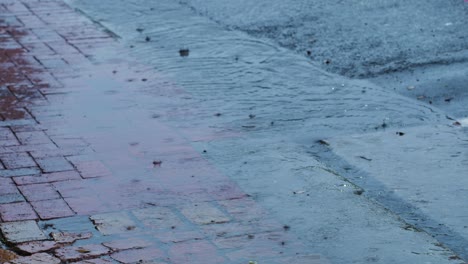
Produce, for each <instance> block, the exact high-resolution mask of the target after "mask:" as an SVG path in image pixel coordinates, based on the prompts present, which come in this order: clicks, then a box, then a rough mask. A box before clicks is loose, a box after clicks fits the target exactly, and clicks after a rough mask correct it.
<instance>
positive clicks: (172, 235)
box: [155, 228, 206, 244]
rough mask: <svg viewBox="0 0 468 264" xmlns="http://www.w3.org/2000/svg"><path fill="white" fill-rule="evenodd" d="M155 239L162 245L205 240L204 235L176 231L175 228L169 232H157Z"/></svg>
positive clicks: (191, 231)
mask: <svg viewBox="0 0 468 264" xmlns="http://www.w3.org/2000/svg"><path fill="white" fill-rule="evenodd" d="M155 236H156V238H157V239H158V240H159V241H161V242H163V243H166V244H167V243H180V242H185V241H190V240H202V239H205V238H206V235H204V234H202V233H200V232H199V231H195V230H188V231H185V230H178V229H177V228H175V229H174V230H171V231H165V232H157V233H156V235H155Z"/></svg>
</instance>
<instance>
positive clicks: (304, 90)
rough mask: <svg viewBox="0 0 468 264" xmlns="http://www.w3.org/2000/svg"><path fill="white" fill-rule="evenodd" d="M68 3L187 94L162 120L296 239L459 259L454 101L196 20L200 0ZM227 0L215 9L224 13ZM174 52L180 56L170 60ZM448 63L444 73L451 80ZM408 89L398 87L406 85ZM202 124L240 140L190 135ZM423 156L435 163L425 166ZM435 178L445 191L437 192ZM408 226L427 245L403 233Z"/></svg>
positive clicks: (350, 251)
mask: <svg viewBox="0 0 468 264" xmlns="http://www.w3.org/2000/svg"><path fill="white" fill-rule="evenodd" d="M69 2H70V3H71V4H72V5H74V6H76V7H78V8H80V9H81V10H83V12H85V13H86V14H87V15H89V16H90V17H92V18H93V19H94V20H95V21H98V22H99V23H101V24H102V25H103V26H104V27H106V28H108V29H109V30H111V31H112V32H114V33H115V34H116V35H118V36H119V37H120V41H121V42H122V43H124V44H125V45H126V46H127V47H131V49H130V50H131V52H130V54H131V55H132V56H135V57H136V58H137V59H138V60H142V61H145V62H146V63H148V64H149V65H152V66H153V67H154V68H155V69H157V70H158V72H160V73H162V74H164V75H165V76H167V77H168V78H170V79H171V80H172V81H173V82H174V83H175V84H176V85H178V86H179V87H181V88H182V89H184V90H186V91H187V92H188V93H190V98H191V100H193V101H196V103H195V104H196V105H197V107H196V109H197V111H195V112H194V111H191V113H192V114H194V117H195V118H194V117H172V116H171V117H170V118H167V119H166V121H168V122H170V124H171V125H172V126H174V127H177V128H178V129H179V130H180V131H182V132H183V133H184V134H185V135H187V137H189V138H190V139H191V140H192V144H193V145H194V146H195V147H196V148H197V149H198V150H199V151H200V152H202V153H205V156H206V157H207V158H209V159H210V160H211V162H213V164H215V165H216V167H217V168H218V169H220V170H221V171H222V172H223V173H224V174H226V175H228V176H230V178H231V179H233V180H235V181H236V182H237V183H238V184H239V185H240V187H241V188H242V189H243V190H245V191H246V192H247V193H249V194H250V195H252V196H253V197H254V198H255V200H256V201H259V202H260V203H261V204H262V205H263V206H265V207H266V208H267V209H268V210H270V211H272V212H273V213H274V214H275V215H276V217H278V218H279V219H282V220H283V221H285V222H289V223H291V226H293V228H292V230H293V231H295V232H296V233H297V234H298V235H299V238H300V239H301V241H303V242H304V243H306V245H307V246H308V247H309V248H312V249H315V250H316V251H317V252H320V253H322V254H324V255H325V256H327V257H328V258H329V259H330V260H331V261H332V262H336V263H343V262H349V261H350V260H351V262H352V261H354V262H359V263H374V262H377V263H379V262H380V263H390V262H395V263H405V262H412V261H411V260H410V259H414V261H416V262H424V261H426V260H427V261H429V262H430V261H433V260H434V258H435V255H437V254H438V253H436V252H438V246H440V245H443V246H447V247H448V248H450V249H452V250H454V251H455V252H457V253H458V254H459V255H460V256H462V257H466V254H467V252H468V251H467V247H468V243H467V235H466V226H465V225H464V224H462V222H463V220H460V219H464V217H466V216H467V212H466V210H465V209H464V206H463V202H462V201H463V200H464V198H465V197H466V195H467V194H466V192H465V191H464V187H463V186H464V182H465V181H466V180H465V179H464V178H463V176H462V175H463V171H464V169H465V168H466V160H467V155H466V147H465V145H466V141H465V140H466V128H464V127H463V126H462V125H458V123H456V122H457V121H456V120H455V119H456V118H463V117H464V114H465V113H466V112H465V110H464V107H463V106H464V105H463V104H462V103H461V104H459V107H458V108H455V109H457V111H454V112H453V113H452V112H448V111H445V110H447V109H441V108H443V107H440V108H439V106H438V105H437V106H436V105H435V103H433V104H431V103H429V101H428V100H423V99H426V97H424V98H420V99H419V100H418V97H419V96H420V94H417V95H416V94H414V95H408V94H404V92H400V93H398V92H395V90H394V89H390V88H389V87H385V86H379V85H376V84H374V83H372V82H369V81H367V80H350V79H347V78H345V77H341V76H338V75H334V74H332V73H328V72H326V71H323V70H321V69H320V68H319V67H318V65H317V64H316V63H314V62H311V60H310V58H308V57H307V56H304V55H303V54H297V53H296V52H292V51H291V50H290V49H286V48H284V47H281V46H280V45H278V44H277V42H276V40H274V39H273V40H270V39H267V38H258V36H256V35H255V34H253V35H254V36H252V32H248V30H246V31H247V33H246V32H243V31H240V30H236V29H233V27H230V25H227V26H226V25H223V23H224V22H225V21H223V20H222V19H215V20H218V21H217V22H216V21H213V20H212V19H210V18H208V17H206V16H205V15H206V14H208V16H210V15H209V14H210V7H206V8H205V9H204V8H203V6H204V5H208V6H209V3H208V2H206V3H204V4H200V3H198V2H197V4H199V5H200V6H202V7H200V6H197V4H193V5H192V6H188V5H186V4H184V3H182V4H179V3H177V2H176V1H159V2H158V3H157V4H156V3H148V2H147V1H128V2H126V3H125V4H124V5H119V6H112V5H111V4H109V3H108V2H106V1H101V2H100V3H98V4H97V3H94V2H91V1H86V0H77V1H69ZM254 5H256V4H254ZM229 6H230V5H226V10H227V12H232V11H233V10H235V9H229ZM236 6H238V7H239V8H246V9H249V6H248V5H245V6H242V5H237V4H236ZM457 6H458V7H460V8H461V9H460V10H464V9H463V8H464V6H460V5H457ZM446 8H455V7H454V6H452V5H448V6H446ZM252 10H253V11H252V12H254V11H258V10H261V8H260V9H252ZM286 11H288V10H287V9H286ZM460 12H463V11H460ZM115 14H119V16H115ZM219 14H221V16H222V14H224V13H223V12H220V13H219ZM248 14H249V13H247V15H246V16H248ZM272 14H273V15H274V14H275V13H274V12H273V13H272ZM252 17H253V16H252ZM181 18H183V19H181ZM228 18H230V17H228ZM227 20H228V21H231V20H229V19H227ZM219 22H220V23H219ZM220 24H221V25H220ZM224 24H225V23H224ZM234 28H235V27H234ZM260 28H261V27H260ZM259 32H260V31H259ZM248 33H249V34H248ZM464 33H466V32H465V31H461V32H459V34H461V36H462V35H463V34H464ZM450 34H451V33H450ZM431 45H432V44H431ZM454 45H455V46H456V45H461V46H458V47H464V46H463V45H464V44H463V43H458V44H454ZM282 46H285V45H282ZM181 49H188V50H189V54H188V56H183V57H181V56H180V54H179V51H180V50H181ZM447 52H449V53H450V50H448V51H447ZM380 54H382V52H380ZM390 54H391V53H390ZM452 55H453V56H455V55H454V54H452ZM452 55H451V56H452ZM405 57H406V55H405ZM457 58H458V57H457ZM325 68H326V67H325ZM460 72H461V73H458V74H459V75H460V76H462V77H460V78H461V79H460V78H459V79H458V80H459V81H457V79H456V78H453V79H454V82H460V83H462V80H463V78H464V77H463V70H462V69H460ZM453 74H455V75H456V74H457V73H456V72H454V73H453ZM377 78H379V77H377ZM381 78H393V77H392V76H390V77H385V76H383V77H382V76H381ZM394 78H397V77H394ZM373 81H374V82H375V83H379V81H378V80H377V79H376V80H373ZM398 81H400V80H398ZM398 81H395V82H394V83H397V82H398ZM381 82H384V81H381ZM389 85H390V84H389ZM408 86H411V84H408ZM408 86H405V88H404V89H405V90H404V91H411V89H408V88H407V87H408ZM417 87H418V88H416V89H421V88H419V86H417ZM401 89H402V91H403V88H401ZM455 89H458V90H459V91H463V86H462V85H460V86H459V88H455ZM416 91H418V90H416ZM436 92H437V91H436ZM427 97H430V95H428V96H427ZM459 123H460V124H461V123H463V122H461V121H460V122H459ZM206 128H209V129H210V130H213V131H215V132H217V133H225V132H230V133H231V132H234V133H241V135H242V137H241V138H232V139H216V140H214V139H210V138H208V139H207V138H204V137H196V136H194V135H196V132H195V133H194V131H197V130H203V129H206ZM440 134H442V135H443V136H439V135H440ZM350 135H356V136H350ZM438 137H442V138H443V140H442V139H438ZM415 138H417V140H415ZM348 141H350V142H351V143H346V144H344V143H341V142H348ZM435 142H438V143H437V144H435ZM356 145H357V146H359V147H360V148H358V147H355V146H356ZM368 145H370V146H368ZM365 146H368V147H365ZM371 147H372V148H371ZM362 148H364V149H362ZM372 149H374V150H375V151H371V150H372ZM382 150H384V151H382ZM428 151H429V152H430V153H431V156H428V154H427V153H428ZM330 152H331V154H330ZM452 155H455V156H454V157H452ZM447 157H450V158H447ZM451 158H452V159H451ZM368 163H369V164H368ZM433 164H438V165H437V166H438V167H437V168H438V169H437V170H435V169H431V170H430V171H431V172H427V170H428V168H432V166H433ZM342 165H343V166H342ZM369 166H370V167H369ZM395 168H398V170H396V169H395ZM387 171H388V173H382V172H387ZM392 172H393V174H392ZM424 175H427V177H426V178H424V180H425V181H424V182H421V181H422V178H421V177H424ZM431 175H432V176H431ZM436 175H444V178H438V177H436ZM442 180H444V181H445V182H446V185H444V186H446V187H444V188H440V189H439V187H441V186H440V184H441V183H440V181H442ZM400 189H403V190H407V191H406V192H404V191H397V190H400ZM435 190H437V191H435ZM408 208H409V209H408ZM442 208H443V209H444V210H446V212H447V213H445V214H443V213H442ZM448 212H458V213H457V214H456V215H455V214H450V213H448ZM362 230H366V231H365V232H363V231H362ZM418 231H423V232H418ZM420 235H422V236H424V235H429V236H434V237H435V238H436V239H437V242H429V240H427V241H428V242H427V243H428V244H426V243H422V244H420V243H418V242H416V243H415V242H414V239H418V238H416V237H414V236H420ZM407 236H409V237H407ZM356 240H357V241H359V243H356ZM416 244H417V245H418V247H419V246H422V248H414V246H415V245H416ZM424 244H426V245H427V247H426V246H423V245H424ZM424 248H425V249H424ZM396 251H398V252H399V254H397V255H395V254H394V252H396ZM424 258H426V260H423V259H424ZM416 259H417V260H416Z"/></svg>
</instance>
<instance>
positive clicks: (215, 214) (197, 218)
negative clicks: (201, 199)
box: [181, 203, 229, 225]
mask: <svg viewBox="0 0 468 264" xmlns="http://www.w3.org/2000/svg"><path fill="white" fill-rule="evenodd" d="M181 212H182V214H183V215H184V216H185V217H187V218H188V219H189V220H190V221H192V222H194V223H196V224H199V225H207V224H215V223H226V222H229V217H228V216H226V214H224V213H223V212H222V211H221V210H219V209H218V208H216V207H214V206H213V205H212V204H211V203H198V204H190V205H187V206H184V207H183V208H182V209H181Z"/></svg>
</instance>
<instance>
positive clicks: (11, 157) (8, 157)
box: [0, 153, 37, 169]
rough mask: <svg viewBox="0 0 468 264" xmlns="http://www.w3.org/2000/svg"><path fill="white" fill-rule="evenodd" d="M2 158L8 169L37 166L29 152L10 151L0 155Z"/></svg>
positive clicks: (0, 158)
mask: <svg viewBox="0 0 468 264" xmlns="http://www.w3.org/2000/svg"><path fill="white" fill-rule="evenodd" d="M0 160H1V161H2V163H3V164H4V165H5V167H6V168H7V169H19V168H27V167H35V166H37V165H36V163H35V162H34V160H33V159H32V158H31V156H29V154H28V153H8V154H4V155H0Z"/></svg>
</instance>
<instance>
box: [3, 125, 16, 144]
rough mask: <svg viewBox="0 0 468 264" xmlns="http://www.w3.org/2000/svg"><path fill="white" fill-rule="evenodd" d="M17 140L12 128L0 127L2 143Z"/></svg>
mask: <svg viewBox="0 0 468 264" xmlns="http://www.w3.org/2000/svg"><path fill="white" fill-rule="evenodd" d="M13 139H16V137H15V135H14V134H13V132H12V131H11V129H10V128H7V127H0V141H6V140H13Z"/></svg>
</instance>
